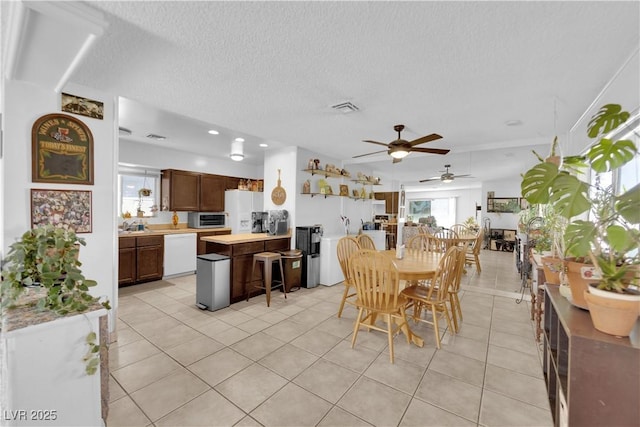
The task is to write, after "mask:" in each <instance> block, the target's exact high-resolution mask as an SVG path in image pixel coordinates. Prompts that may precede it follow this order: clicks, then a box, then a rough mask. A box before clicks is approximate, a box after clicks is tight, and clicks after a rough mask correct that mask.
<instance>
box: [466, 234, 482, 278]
mask: <svg viewBox="0 0 640 427" xmlns="http://www.w3.org/2000/svg"><path fill="white" fill-rule="evenodd" d="M483 239H484V230H483V229H480V232H479V233H478V235H477V237H476V240H474V241H473V243H472V244H471V245H470V246H469V248H468V249H467V251H466V256H465V265H475V266H476V271H477V272H478V273H480V272H481V271H482V267H481V266H480V248H481V247H482V241H483Z"/></svg>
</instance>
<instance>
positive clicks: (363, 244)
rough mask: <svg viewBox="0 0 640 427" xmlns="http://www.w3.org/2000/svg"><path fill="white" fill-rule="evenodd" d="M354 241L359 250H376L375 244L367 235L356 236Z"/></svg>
mask: <svg viewBox="0 0 640 427" xmlns="http://www.w3.org/2000/svg"><path fill="white" fill-rule="evenodd" d="M356 240H357V241H358V244H359V245H360V248H361V249H373V250H374V251H375V250H376V244H375V243H374V242H373V239H372V238H371V236H369V235H368V234H358V237H356Z"/></svg>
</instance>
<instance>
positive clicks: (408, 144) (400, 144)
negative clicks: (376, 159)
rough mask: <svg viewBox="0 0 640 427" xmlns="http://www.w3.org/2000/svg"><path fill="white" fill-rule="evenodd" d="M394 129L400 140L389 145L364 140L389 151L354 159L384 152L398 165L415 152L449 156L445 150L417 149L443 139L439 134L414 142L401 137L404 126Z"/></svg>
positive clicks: (397, 126) (361, 155)
mask: <svg viewBox="0 0 640 427" xmlns="http://www.w3.org/2000/svg"><path fill="white" fill-rule="evenodd" d="M393 129H394V130H395V131H396V132H398V139H396V140H395V141H392V142H390V143H388V144H385V143H384V142H378V141H371V140H368V139H365V140H363V142H368V143H370V144H376V145H382V146H384V147H387V150H383V151H375V152H373V153H367V154H360V155H358V156H353V158H354V159H355V158H356V157H363V156H369V155H371V154H378V153H384V151H386V152H387V154H388V155H390V156H391V157H393V163H398V162H399V161H401V160H402V159H403V158H405V157H407V156H408V155H409V153H412V152H414V151H415V152H417V153H428V154H447V153H448V152H449V150H445V149H442V148H422V147H416V145H420V144H424V143H426V142H431V141H435V140H436V139H440V138H442V136H440V135H438V134H437V133H432V134H431V135H426V136H423V137H420V138H418V139H414V140H413V141H406V140H404V139H402V138H401V137H400V132H402V131H403V130H404V125H395V126H394V127H393Z"/></svg>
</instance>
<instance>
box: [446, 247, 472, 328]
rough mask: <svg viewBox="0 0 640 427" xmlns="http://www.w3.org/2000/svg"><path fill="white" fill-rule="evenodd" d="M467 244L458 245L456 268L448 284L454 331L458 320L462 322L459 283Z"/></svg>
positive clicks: (457, 325) (462, 273)
mask: <svg viewBox="0 0 640 427" xmlns="http://www.w3.org/2000/svg"><path fill="white" fill-rule="evenodd" d="M467 246H468V243H465V244H464V245H463V246H460V247H459V248H460V250H459V251H458V252H457V259H456V270H455V273H454V276H453V280H452V283H451V285H450V286H449V289H448V292H449V307H450V308H451V318H452V320H453V329H454V332H455V333H458V331H459V330H460V325H459V322H462V307H461V306H460V298H459V296H458V294H459V293H460V283H461V282H462V276H463V275H464V267H465V262H466V259H467Z"/></svg>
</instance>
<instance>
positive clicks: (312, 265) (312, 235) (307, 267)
mask: <svg viewBox="0 0 640 427" xmlns="http://www.w3.org/2000/svg"><path fill="white" fill-rule="evenodd" d="M321 237H322V226H321V225H311V226H305V227H296V249H300V250H301V251H302V286H304V287H305V288H313V287H316V286H318V284H319V283H320V238H321Z"/></svg>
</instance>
